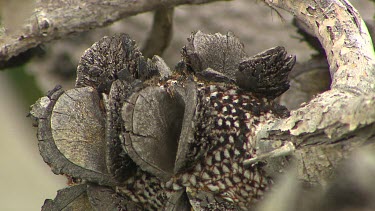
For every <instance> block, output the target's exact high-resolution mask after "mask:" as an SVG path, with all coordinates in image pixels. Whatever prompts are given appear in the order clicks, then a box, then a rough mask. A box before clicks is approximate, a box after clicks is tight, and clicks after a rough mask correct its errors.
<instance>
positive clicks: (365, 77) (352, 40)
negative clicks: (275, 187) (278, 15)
mask: <svg viewBox="0 0 375 211" xmlns="http://www.w3.org/2000/svg"><path fill="white" fill-rule="evenodd" d="M265 2H266V3H267V4H269V5H271V6H272V7H279V8H282V9H285V10H287V11H289V12H291V13H292V14H294V15H295V16H296V17H297V18H298V19H300V20H302V21H303V22H304V23H305V24H306V25H308V26H309V28H310V29H312V30H313V31H314V33H315V35H316V36H317V37H318V39H319V40H320V42H321V44H322V46H323V48H324V49H325V52H326V54H327V59H328V63H329V66H330V73H331V79H332V84H331V89H330V90H329V91H326V92H324V93H322V94H319V95H318V96H316V97H315V98H314V99H312V100H311V101H310V102H309V103H307V104H306V103H305V104H302V106H301V107H300V108H298V109H296V110H294V111H292V112H291V116H290V117H289V118H287V119H283V120H281V121H279V122H276V123H275V124H273V125H268V127H269V128H271V130H269V131H268V132H266V133H265V135H264V137H263V138H261V139H262V140H263V141H266V140H284V141H292V142H293V143H294V145H295V147H296V150H295V152H294V156H295V158H296V161H297V166H298V176H297V177H298V178H299V179H301V180H303V181H305V182H308V183H310V184H319V185H323V186H324V185H325V184H326V183H327V182H328V181H329V180H331V179H332V178H333V176H334V169H335V167H337V166H338V165H339V163H340V162H342V160H343V159H344V158H347V157H348V156H349V155H350V153H352V152H353V151H354V150H355V149H358V148H359V147H361V146H364V145H366V147H373V146H374V145H375V124H374V122H375V109H374V108H375V87H374V84H375V75H374V73H375V71H374V70H375V66H374V64H375V54H374V48H373V45H372V42H371V38H370V36H369V33H368V31H367V28H366V26H365V25H364V22H363V20H362V19H361V17H360V15H359V14H358V12H357V11H356V10H355V9H354V8H353V7H352V6H351V4H350V3H349V2H347V1H346V0H338V1H336V0H332V1H308V0H305V1H269V0H266V1H265Z"/></svg>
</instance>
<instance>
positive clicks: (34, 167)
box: [0, 0, 375, 210]
mask: <svg viewBox="0 0 375 211" xmlns="http://www.w3.org/2000/svg"><path fill="white" fill-rule="evenodd" d="M25 2H27V1H23V0H17V1H15V0H12V1H4V0H2V1H0V7H1V10H0V12H1V15H2V20H5V19H6V18H8V19H11V20H12V21H13V22H12V23H11V25H12V26H14V25H17V24H18V23H17V21H19V22H20V23H22V20H21V19H22V18H23V17H18V14H19V13H14V12H13V13H9V10H12V11H14V10H21V9H25V10H26V11H27V7H30V8H31V6H32V3H25ZM352 4H353V5H354V6H355V7H356V8H357V9H358V10H359V12H360V14H361V15H362V16H363V17H364V19H367V20H371V19H372V18H373V16H374V11H375V7H374V5H375V4H373V3H371V2H370V1H368V0H352ZM25 7H26V8H25ZM30 8H29V9H30ZM25 14H26V13H25ZM12 16H15V17H12ZM17 17H18V19H17ZM152 17H153V14H152V13H145V14H141V15H137V16H134V17H131V18H127V19H124V20H122V21H119V22H116V23H115V24H112V25H110V26H108V27H106V28H101V29H95V30H92V31H90V32H85V33H82V34H77V35H72V36H71V37H68V38H66V39H63V40H59V41H54V42H52V43H49V44H46V45H43V46H40V47H39V48H37V49H36V51H38V52H39V53H38V55H39V56H38V57H37V58H34V59H32V60H31V61H30V62H28V63H27V64H25V65H23V66H21V67H17V68H12V69H6V70H1V71H0V119H1V121H0V210H40V207H41V206H42V204H43V202H44V200H45V199H46V198H54V197H55V195H56V191H57V190H58V189H61V188H63V187H65V186H66V182H67V180H66V179H65V178H64V177H63V176H58V175H54V174H53V173H52V172H51V171H50V168H49V167H48V165H46V164H45V163H44V162H43V159H42V158H41V156H40V155H39V151H38V146H37V144H38V143H37V138H36V128H34V127H32V124H31V121H30V119H28V118H26V115H27V114H28V112H29V108H30V105H31V104H33V103H34V102H35V101H36V100H37V99H38V98H39V97H41V96H43V95H44V94H45V93H46V92H47V91H48V90H50V89H52V88H53V87H54V86H55V85H57V84H61V85H63V88H64V89H70V88H72V87H73V86H74V80H75V70H76V67H77V63H78V61H79V58H80V56H81V55H82V53H83V52H84V50H85V49H87V48H89V47H90V46H91V45H92V44H93V43H94V42H96V41H97V40H99V39H100V38H101V37H103V36H106V35H108V36H110V35H113V34H114V33H119V32H125V33H128V34H129V35H130V36H131V37H132V38H133V39H135V40H136V41H137V42H138V44H139V46H140V47H142V44H143V43H144V42H145V40H146V38H147V35H148V32H149V31H150V27H151V24H152ZM291 20H292V16H291V15H289V14H287V13H284V12H282V11H281V16H280V15H279V14H277V13H276V12H275V11H273V10H271V9H270V8H269V7H267V6H266V5H265V4H264V3H262V2H261V1H249V0H235V1H229V2H214V3H211V4H206V5H200V6H180V7H177V8H176V9H175V12H174V26H173V27H174V29H173V32H174V33H173V38H172V41H171V44H170V46H169V47H168V49H167V50H166V52H165V53H164V55H163V58H164V59H165V60H166V62H167V63H168V64H169V66H170V67H172V68H173V67H174V65H175V64H176V63H177V62H178V61H179V60H180V50H181V48H182V47H183V46H184V44H185V43H186V38H187V37H189V35H190V33H191V32H193V31H197V30H202V31H204V32H206V33H216V32H221V33H226V32H227V31H232V32H233V33H234V34H235V35H236V36H237V37H238V38H239V39H240V40H241V41H242V42H243V43H244V45H245V50H246V52H247V53H248V54H249V55H253V54H255V53H258V52H260V51H263V50H265V49H267V48H270V47H273V46H277V45H281V46H285V47H286V49H287V50H288V52H289V53H290V54H294V55H297V61H298V62H304V61H307V60H308V59H309V58H310V55H311V54H313V53H314V51H313V50H312V49H310V48H309V47H308V46H307V45H306V44H305V43H303V42H301V41H300V40H301V35H299V34H297V32H296V28H295V27H294V26H293V25H292V24H291ZM372 21H373V19H372ZM0 35H1V33H0ZM0 44H1V43H0Z"/></svg>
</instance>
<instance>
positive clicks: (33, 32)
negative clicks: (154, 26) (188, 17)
mask: <svg viewBox="0 0 375 211" xmlns="http://www.w3.org/2000/svg"><path fill="white" fill-rule="evenodd" d="M214 1H218V0H153V1H148V0H138V1H134V0H112V1H101V0H94V1H84V0H74V1H71V0H58V1H55V0H38V1H37V3H36V9H35V12H34V14H33V15H32V16H31V17H30V18H29V19H28V20H27V21H26V23H25V24H24V28H23V29H22V30H19V31H18V32H17V33H15V34H7V32H5V33H4V34H3V35H2V36H1V38H0V43H1V45H0V63H3V62H6V61H7V60H9V59H10V58H12V57H14V56H17V55H18V54H20V53H21V52H24V51H26V50H28V49H30V48H33V47H35V46H37V45H39V44H41V43H45V42H48V41H51V40H55V39H59V38H61V37H66V36H68V35H70V34H72V33H77V32H83V31H88V30H90V29H94V28H97V27H103V26H106V25H109V24H111V23H113V22H115V21H117V20H119V19H122V18H125V17H129V16H132V15H136V14H139V13H143V12H147V11H152V10H156V9H159V8H160V7H173V6H177V5H182V4H203V3H208V2H214Z"/></svg>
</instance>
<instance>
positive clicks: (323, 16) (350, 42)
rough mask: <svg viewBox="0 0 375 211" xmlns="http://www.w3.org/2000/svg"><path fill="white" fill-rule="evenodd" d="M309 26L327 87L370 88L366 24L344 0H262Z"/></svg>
mask: <svg viewBox="0 0 375 211" xmlns="http://www.w3.org/2000/svg"><path fill="white" fill-rule="evenodd" d="M265 2H266V3H267V4H268V5H270V6H272V7H279V8H282V9H285V10H287V11H289V12H290V13H292V14H293V15H295V16H296V18H298V19H299V20H301V21H302V22H304V23H305V24H306V25H307V26H309V27H310V28H311V29H312V30H313V31H314V33H315V35H316V36H317V37H318V39H319V41H320V43H321V44H322V46H323V48H324V49H325V51H326V54H327V59H328V63H329V65H330V72H331V77H332V84H331V88H340V87H345V88H349V87H350V88H351V89H356V90H359V91H363V92H369V91H373V90H374V88H375V87H374V78H375V75H374V74H375V73H374V67H375V53H374V48H373V45H372V41H371V37H370V35H369V32H368V30H367V27H366V25H365V23H364V21H363V20H362V18H361V17H360V15H359V13H358V12H357V10H356V9H355V8H354V7H353V6H352V5H351V4H350V3H349V2H348V1H347V0H330V1H325V0H303V1H297V0H288V1H283V0H265Z"/></svg>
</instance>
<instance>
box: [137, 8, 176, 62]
mask: <svg viewBox="0 0 375 211" xmlns="http://www.w3.org/2000/svg"><path fill="white" fill-rule="evenodd" d="M173 11H174V8H161V9H158V10H156V11H155V14H154V23H153V25H152V29H151V32H150V33H149V36H148V38H147V41H146V44H145V46H144V48H143V50H142V53H143V55H144V56H145V57H147V58H152V56H153V55H159V56H161V55H162V54H163V52H164V50H165V49H166V48H167V47H168V45H169V43H170V41H171V39H172V32H173Z"/></svg>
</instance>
